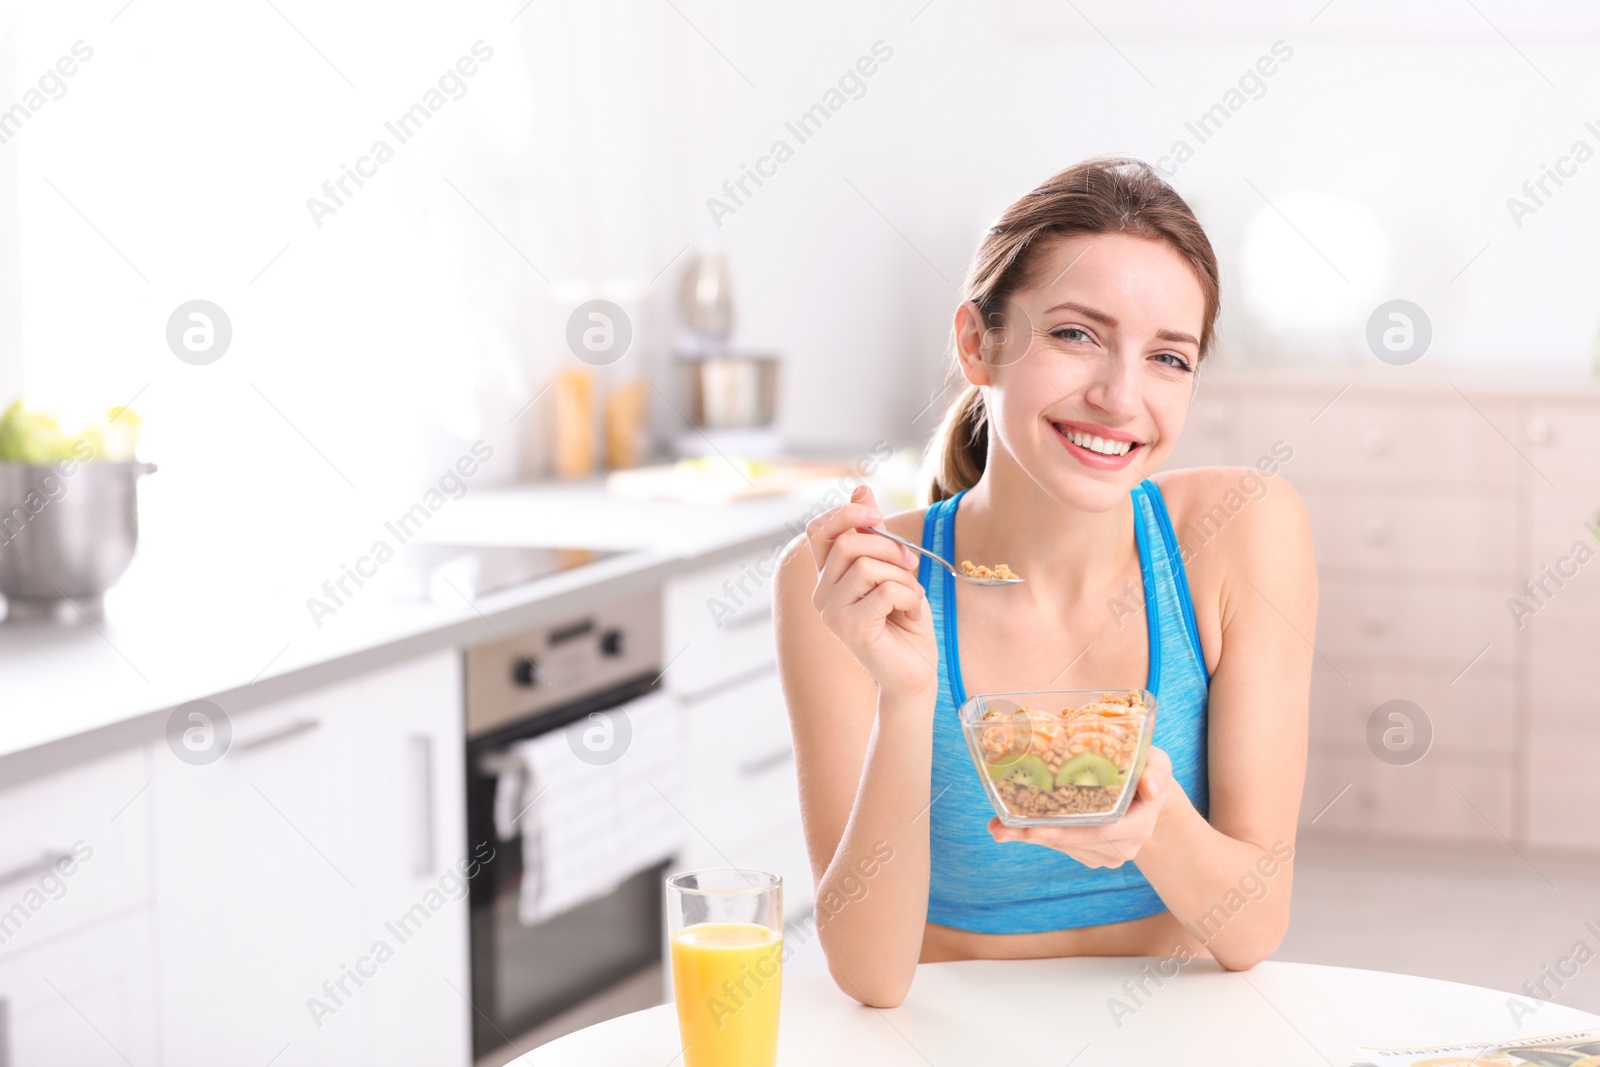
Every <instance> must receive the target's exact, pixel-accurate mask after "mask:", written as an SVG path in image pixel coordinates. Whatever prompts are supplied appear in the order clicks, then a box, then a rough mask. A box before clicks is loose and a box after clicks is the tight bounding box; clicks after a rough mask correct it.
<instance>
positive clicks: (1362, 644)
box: [1317, 579, 1516, 677]
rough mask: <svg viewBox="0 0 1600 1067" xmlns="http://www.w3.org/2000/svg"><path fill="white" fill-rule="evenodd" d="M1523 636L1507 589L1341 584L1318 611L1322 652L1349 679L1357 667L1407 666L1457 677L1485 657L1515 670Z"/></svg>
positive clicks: (1327, 589)
mask: <svg viewBox="0 0 1600 1067" xmlns="http://www.w3.org/2000/svg"><path fill="white" fill-rule="evenodd" d="M1515 632H1516V627H1515V625H1514V624H1513V623H1512V620H1511V613H1510V612H1509V611H1507V610H1506V605H1505V590H1504V587H1503V586H1500V587H1484V588H1470V587H1465V586H1439V585H1434V586H1420V585H1399V584H1397V583H1392V582H1377V581H1356V580H1351V579H1339V580H1337V581H1328V582H1325V583H1324V584H1323V586H1322V590H1321V602H1320V604H1319V605H1318V610H1317V647H1318V648H1319V649H1320V650H1321V651H1322V653H1323V655H1325V656H1326V657H1327V658H1328V659H1329V660H1331V661H1332V663H1333V665H1334V666H1336V667H1338V668H1339V670H1341V671H1343V672H1345V673H1346V674H1348V673H1349V670H1350V661H1351V660H1352V659H1362V658H1365V659H1389V660H1394V659H1405V660H1430V661H1434V663H1436V664H1437V665H1438V666H1439V668H1440V669H1441V670H1448V671H1450V672H1451V676H1452V677H1454V673H1455V672H1456V671H1460V670H1462V669H1463V668H1465V667H1466V666H1467V664H1468V663H1471V662H1472V660H1473V657H1475V656H1477V655H1478V654H1479V653H1480V652H1483V656H1482V658H1481V659H1479V660H1478V662H1479V663H1480V664H1488V663H1500V664H1504V663H1509V662H1511V660H1512V652H1513V637H1514V635H1515ZM1486 645H1487V646H1489V650H1488V651H1487V652H1484V651H1483V649H1484V646H1486Z"/></svg>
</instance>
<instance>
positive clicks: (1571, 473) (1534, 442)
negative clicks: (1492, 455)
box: [1509, 402, 1600, 507]
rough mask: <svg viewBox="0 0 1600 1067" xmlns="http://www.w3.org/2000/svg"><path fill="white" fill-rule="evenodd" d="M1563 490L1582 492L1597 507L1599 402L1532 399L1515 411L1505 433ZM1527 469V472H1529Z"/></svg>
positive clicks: (1599, 490)
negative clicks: (1511, 425)
mask: <svg viewBox="0 0 1600 1067" xmlns="http://www.w3.org/2000/svg"><path fill="white" fill-rule="evenodd" d="M1509 436H1510V437H1511V439H1512V440H1513V441H1515V442H1516V443H1517V447H1518V448H1520V449H1522V450H1523V451H1524V452H1526V453H1527V455H1528V459H1529V460H1530V461H1532V463H1533V464H1534V466H1536V467H1538V469H1539V470H1540V471H1541V472H1542V473H1543V475H1544V477H1542V478H1541V477H1540V476H1539V475H1538V474H1534V475H1533V477H1534V479H1535V480H1536V481H1537V483H1538V484H1539V485H1542V486H1547V485H1548V484H1549V483H1547V482H1546V481H1545V480H1544V479H1545V478H1548V479H1550V482H1553V483H1555V486H1556V488H1557V489H1560V490H1562V491H1563V492H1574V493H1579V492H1581V493H1585V494H1587V495H1588V496H1589V497H1590V498H1591V500H1592V501H1593V502H1594V504H1595V506H1596V507H1600V404H1596V403H1594V402H1589V403H1586V404H1576V403H1566V404H1562V403H1550V402H1543V403H1535V404H1527V405H1524V406H1523V408H1522V409H1521V410H1520V411H1519V412H1518V419H1517V425H1516V426H1515V428H1514V429H1513V431H1512V432H1511V433H1510V435H1509ZM1530 473H1531V472H1530Z"/></svg>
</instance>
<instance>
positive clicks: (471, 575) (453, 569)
mask: <svg viewBox="0 0 1600 1067" xmlns="http://www.w3.org/2000/svg"><path fill="white" fill-rule="evenodd" d="M403 554H404V556H405V558H406V572H407V579H408V580H407V582H406V584H405V588H404V591H403V593H402V595H403V596H406V597H411V598H422V599H427V600H433V601H435V602H437V603H440V604H459V603H461V601H462V599H463V598H464V599H467V600H477V599H478V598H480V597H484V596H488V595H489V594H491V593H498V592H502V591H504V590H506V589H511V588H514V587H516V586H519V585H525V584H527V583H528V582H532V581H536V580H538V579H540V578H545V577H548V576H549V575H552V574H558V573H560V572H561V571H570V570H574V569H576V568H578V567H583V566H587V565H588V564H590V563H596V562H598V561H600V560H602V559H610V558H611V557H613V556H616V555H618V554H619V553H616V552H608V551H601V550H599V549H593V548H576V547H569V548H527V547H523V546H518V545H445V544H415V543H413V544H409V545H407V546H406V547H405V549H404V550H403Z"/></svg>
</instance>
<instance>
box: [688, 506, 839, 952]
mask: <svg viewBox="0 0 1600 1067" xmlns="http://www.w3.org/2000/svg"><path fill="white" fill-rule="evenodd" d="M777 547H781V540H780V539H776V538H775V539H774V545H772V546H769V547H767V548H763V549H761V550H760V551H759V552H751V553H747V554H745V555H743V556H740V557H738V558H734V559H730V560H728V561H727V562H725V563H722V564H719V565H713V566H709V567H704V568H699V569H697V570H695V571H692V572H690V573H687V574H684V575H681V576H679V577H678V578H676V579H674V580H673V581H671V582H669V583H668V584H667V587H666V589H665V591H664V611H665V620H664V622H665V627H664V631H663V633H664V638H665V646H666V650H667V655H668V656H669V657H674V656H675V657H676V658H674V659H673V660H672V664H671V666H670V667H669V668H668V669H667V672H666V677H665V683H666V685H667V687H668V689H669V690H671V691H673V692H675V693H676V694H677V695H678V697H679V699H680V701H681V702H682V705H683V714H684V718H685V729H686V735H687V739H688V745H687V752H688V762H689V765H688V767H687V772H688V773H687V774H686V776H685V782H686V784H685V792H684V795H683V796H682V797H681V798H678V800H676V801H675V803H678V804H679V806H680V808H681V810H682V811H683V814H684V816H685V818H686V819H688V821H689V822H690V823H691V825H692V829H693V832H691V833H690V835H689V840H688V844H687V845H686V846H685V848H684V850H683V852H682V853H681V855H680V856H679V866H680V868H683V869H690V868H694V867H721V866H728V865H730V864H731V865H734V866H748V867H754V868H758V869H762V870H771V871H775V872H776V873H778V874H779V875H781V876H782V877H783V884H784V914H785V918H786V919H787V920H788V921H791V922H792V921H794V920H796V919H798V918H800V917H802V916H804V915H805V914H806V913H807V912H808V911H810V910H811V907H812V902H813V887H812V880H811V865H810V861H809V859H808V858H807V855H806V849H805V838H804V835H803V834H802V832H801V825H800V794H799V787H798V783H797V781H796V778H795V767H794V745H793V741H792V738H791V734H790V731H789V715H788V709H787V707H786V706H785V704H784V700H783V691H782V688H781V687H780V685H779V681H778V671H777V649H776V645H775V644H774V637H773V626H772V573H774V572H773V571H772V566H771V565H773V564H775V563H776V559H777V556H776V552H775V551H774V549H775V548H777Z"/></svg>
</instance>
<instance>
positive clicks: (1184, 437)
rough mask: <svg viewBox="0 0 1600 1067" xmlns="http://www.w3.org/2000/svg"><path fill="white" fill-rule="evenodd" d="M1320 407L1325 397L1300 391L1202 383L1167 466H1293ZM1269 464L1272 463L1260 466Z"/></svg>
mask: <svg viewBox="0 0 1600 1067" xmlns="http://www.w3.org/2000/svg"><path fill="white" fill-rule="evenodd" d="M1319 406H1321V401H1313V400H1312V399H1310V398H1302V397H1299V396H1293V397H1271V398H1267V397H1260V396H1252V395H1241V394H1239V393H1237V392H1235V391H1233V390H1228V389H1223V390H1219V391H1218V392H1216V393H1211V392H1209V391H1208V390H1207V387H1206V384H1205V383H1204V382H1202V383H1201V385H1200V392H1199V394H1198V395H1197V396H1196V398H1195V402H1194V407H1193V409H1192V410H1191V411H1190V414H1189V419H1188V422H1187V423H1185V425H1184V428H1183V433H1182V434H1180V435H1179V437H1178V443H1177V444H1176V445H1175V446H1174V447H1173V450H1172V456H1171V458H1170V459H1169V460H1168V461H1167V466H1168V467H1258V469H1267V470H1277V469H1280V468H1281V469H1283V470H1286V471H1293V470H1294V468H1295V464H1296V457H1297V456H1298V452H1297V451H1296V449H1297V448H1298V447H1299V446H1302V445H1303V444H1304V443H1305V442H1304V439H1305V428H1306V427H1307V426H1309V425H1310V424H1311V418H1312V416H1314V415H1315V414H1316V413H1317V408H1318V407H1319ZM1264 463H1265V464H1271V466H1269V467H1264V468H1263V467H1260V465H1261V464H1264Z"/></svg>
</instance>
